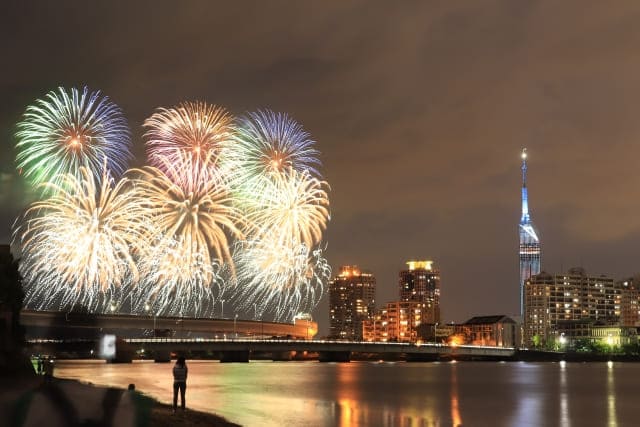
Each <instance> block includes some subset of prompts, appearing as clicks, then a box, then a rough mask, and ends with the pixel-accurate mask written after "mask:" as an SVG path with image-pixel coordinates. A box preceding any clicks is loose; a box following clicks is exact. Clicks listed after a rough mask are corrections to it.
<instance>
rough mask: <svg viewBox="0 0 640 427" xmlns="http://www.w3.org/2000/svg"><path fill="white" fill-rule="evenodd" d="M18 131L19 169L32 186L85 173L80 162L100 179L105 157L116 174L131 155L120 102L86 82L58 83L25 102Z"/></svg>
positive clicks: (48, 187)
mask: <svg viewBox="0 0 640 427" xmlns="http://www.w3.org/2000/svg"><path fill="white" fill-rule="evenodd" d="M16 137H17V139H18V143H17V146H16V147H17V150H18V154H17V166H18V169H19V170H20V171H21V173H22V174H24V176H25V178H26V179H27V181H29V182H30V183H31V184H32V185H34V186H39V185H40V184H42V183H45V182H50V183H54V184H56V187H60V186H61V184H62V182H63V181H68V180H67V179H66V178H64V176H65V175H66V174H73V175H75V176H76V177H77V178H80V179H81V178H82V177H81V174H80V168H85V169H87V170H89V171H90V172H91V175H92V176H93V177H94V179H96V180H98V179H100V178H101V175H102V171H103V168H104V164H105V163H106V165H107V169H108V171H109V173H110V175H111V176H114V177H118V176H120V175H121V174H122V173H123V172H124V171H125V169H126V167H127V162H128V160H129V159H130V158H131V152H130V145H131V140H130V136H129V129H128V127H127V121H126V119H125V118H124V115H123V114H122V112H121V111H120V108H118V107H117V106H116V105H115V104H114V103H112V102H111V101H109V99H108V98H107V97H106V96H101V94H100V92H89V90H88V89H87V88H86V87H85V88H83V90H82V91H79V90H77V89H75V88H73V89H71V90H70V91H67V90H65V89H63V88H59V89H58V91H57V92H55V91H52V92H49V93H48V94H47V95H46V96H45V98H44V99H39V100H37V101H36V102H35V104H34V105H32V106H29V107H27V110H26V112H25V114H24V117H23V120H22V121H21V122H20V123H18V132H17V133H16ZM40 188H47V189H52V188H54V187H51V186H41V187H40Z"/></svg>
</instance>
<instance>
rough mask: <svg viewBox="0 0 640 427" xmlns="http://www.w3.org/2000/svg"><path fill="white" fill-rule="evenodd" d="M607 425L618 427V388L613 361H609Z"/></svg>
mask: <svg viewBox="0 0 640 427" xmlns="http://www.w3.org/2000/svg"><path fill="white" fill-rule="evenodd" d="M607 425H608V426H609V427H618V417H617V416H616V388H615V384H614V378H613V362H612V361H608V362H607Z"/></svg>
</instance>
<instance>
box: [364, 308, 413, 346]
mask: <svg viewBox="0 0 640 427" xmlns="http://www.w3.org/2000/svg"><path fill="white" fill-rule="evenodd" d="M424 305H425V304H424V303H422V302H417V301H393V302H388V303H387V304H386V305H385V306H384V307H383V308H381V309H379V310H378V311H377V312H376V314H375V316H374V317H373V319H370V320H366V321H365V322H363V339H364V341H377V342H385V341H392V342H416V341H417V340H418V327H419V326H420V325H421V324H422V323H423V322H422V320H423V319H422V313H423V310H424Z"/></svg>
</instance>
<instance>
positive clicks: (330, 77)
mask: <svg viewBox="0 0 640 427" xmlns="http://www.w3.org/2000/svg"><path fill="white" fill-rule="evenodd" d="M4 12H6V13H3V15H2V18H0V39H1V40H2V45H0V47H1V49H2V52H1V53H2V57H3V67H2V68H1V69H0V93H2V95H3V102H2V103H0V138H2V144H3V153H6V156H3V157H2V161H1V163H0V172H2V174H3V175H2V179H1V181H0V188H1V189H2V194H0V201H1V202H2V205H3V209H2V212H1V215H0V216H1V219H2V223H3V224H5V225H4V226H3V227H2V228H1V229H0V237H2V238H3V239H4V240H6V239H8V236H9V234H10V231H9V228H10V227H9V224H10V223H11V221H12V219H13V217H14V216H15V215H16V213H17V212H19V211H20V209H21V208H22V207H23V206H24V203H25V200H26V196H24V193H23V191H22V187H23V186H22V184H21V183H20V182H19V179H18V177H17V176H16V175H15V173H14V172H13V168H14V166H13V162H12V159H13V157H14V155H15V153H14V152H13V148H12V146H13V144H14V141H13V140H12V134H13V130H14V126H15V122H16V121H18V120H19V118H20V115H21V113H22V111H23V110H24V108H25V106H26V105H27V104H28V103H29V102H31V100H32V99H34V98H36V97H39V96H42V94H43V93H45V92H46V91H47V90H50V89H51V88H54V87H56V86H57V85H66V86H71V85H81V84H88V85H90V86H91V87H94V88H99V89H101V90H103V91H104V93H105V94H107V95H109V96H110V97H111V98H112V99H113V100H114V101H115V102H117V103H118V104H120V105H121V106H122V108H123V109H124V111H125V112H126V113H127V116H128V117H129V119H130V123H131V126H132V129H133V133H134V138H135V143H136V150H135V151H136V153H138V155H139V160H138V163H141V162H142V161H143V151H144V150H143V148H142V145H141V135H142V130H141V123H142V121H143V120H144V118H145V117H147V116H148V115H149V114H151V112H152V111H153V110H154V108H156V107H157V106H169V105H173V104H175V103H177V102H179V101H181V100H189V99H201V100H206V101H208V102H212V103H217V104H221V105H224V106H226V107H228V108H229V109H230V110H231V111H232V112H234V113H242V112H244V111H247V110H253V109H257V108H263V107H271V108H273V109H276V110H281V111H287V112H288V113H289V114H291V115H292V116H293V117H295V118H296V119H297V120H299V121H300V122H301V123H303V124H304V126H305V127H306V129H307V130H308V131H309V132H311V133H312V135H313V137H314V138H315V139H316V140H317V141H318V148H319V150H320V151H322V161H323V164H324V172H325V176H326V178H327V180H328V181H329V183H330V184H331V186H332V193H331V201H332V222H331V224H330V228H329V230H328V232H327V237H328V245H329V246H328V250H327V255H328V258H329V260H330V262H331V263H332V265H333V266H334V268H337V267H338V266H339V265H340V264H346V263H355V264H359V265H360V266H361V267H363V268H368V269H370V270H371V271H373V272H374V273H375V274H376V276H377V277H378V283H379V288H380V292H379V296H378V301H379V302H384V301H386V300H390V299H392V298H394V297H395V295H396V277H397V271H398V270H399V269H400V268H402V267H403V262H404V261H406V259H407V258H410V257H432V258H433V259H434V260H435V261H436V262H437V264H438V265H439V266H440V267H441V268H442V277H443V282H442V286H443V289H442V292H443V305H444V313H445V317H446V319H447V320H463V319H465V318H466V317H470V316H471V315H474V314H486V313H494V312H503V313H508V314H510V313H514V312H515V311H516V310H517V301H518V295H517V293H518V285H517V281H518V274H517V254H516V251H517V221H518V218H519V212H518V209H519V195H520V193H519V185H520V183H519V177H520V170H519V150H520V148H521V147H523V146H527V147H528V148H529V152H530V196H531V203H532V205H531V209H532V214H533V219H534V222H536V223H537V225H538V226H539V228H540V231H541V235H542V238H543V251H544V252H543V265H544V268H545V269H548V270H551V271H558V270H559V269H560V267H561V266H564V268H566V267H568V266H570V265H574V264H576V263H582V264H583V265H584V266H585V267H586V268H587V269H588V270H590V271H594V272H598V273H608V274H611V275H613V276H616V277H617V276H623V275H631V274H633V273H635V272H636V271H637V270H638V268H637V263H636V262H635V259H636V256H635V253H636V246H637V242H638V240H637V238H638V236H639V234H640V217H639V216H638V215H636V212H638V208H639V204H640V202H638V201H637V198H636V197H635V189H636V188H638V186H639V185H640V176H638V174H637V173H636V171H635V167H634V160H633V159H635V158H636V157H637V156H638V155H639V154H640V149H639V148H638V144H636V140H638V137H639V136H640V121H638V120H637V118H636V116H638V112H639V108H638V103H637V100H638V99H639V98H640V97H639V95H640V80H639V79H638V78H637V76H638V75H640V57H639V56H638V55H637V52H638V50H639V48H640V29H639V28H638V26H637V22H638V18H639V17H640V4H638V3H637V2H633V1H619V2H616V6H615V7H611V5H609V4H605V3H603V2H582V1H568V2H562V3H558V2H554V1H534V2H513V1H506V0H505V1H499V0H495V1H483V2H479V3H478V2H472V3H469V2H444V3H443V2H401V3H398V4H389V3H388V2H340V3H334V4H330V5H326V4H324V3H299V2H238V3H233V4H232V5H226V4H222V3H213V2H204V1H202V2H195V1H194V2H183V3H174V2H133V3H132V4H128V3H118V2H100V3H97V2H92V3H82V2H71V1H68V2H67V1H64V2H10V3H9V4H8V5H7V7H6V10H5V11H4ZM316 317H318V318H319V319H320V320H321V322H323V323H326V317H327V315H326V301H325V302H324V303H323V305H321V307H320V308H319V310H318V312H317V313H316Z"/></svg>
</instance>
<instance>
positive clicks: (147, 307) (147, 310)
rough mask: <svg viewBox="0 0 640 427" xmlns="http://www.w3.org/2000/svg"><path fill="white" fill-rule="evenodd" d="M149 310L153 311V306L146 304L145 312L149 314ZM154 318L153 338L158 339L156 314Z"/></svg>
mask: <svg viewBox="0 0 640 427" xmlns="http://www.w3.org/2000/svg"><path fill="white" fill-rule="evenodd" d="M149 310H151V306H150V305H149V303H146V304H145V305H144V311H146V312H147V313H149ZM152 316H153V337H154V338H155V337H156V313H152Z"/></svg>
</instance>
